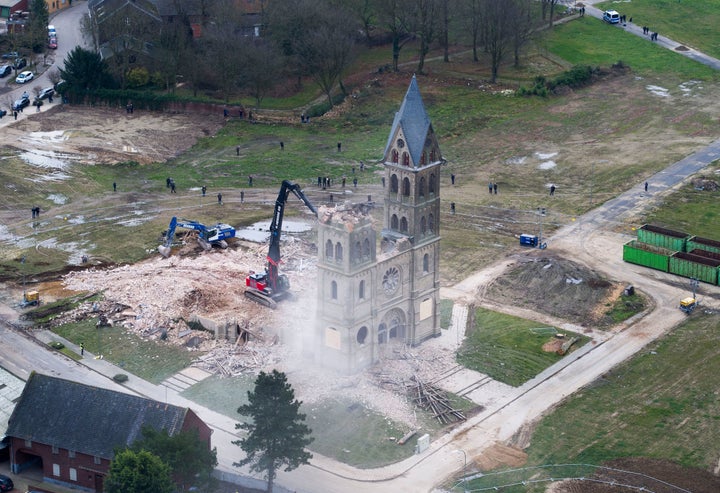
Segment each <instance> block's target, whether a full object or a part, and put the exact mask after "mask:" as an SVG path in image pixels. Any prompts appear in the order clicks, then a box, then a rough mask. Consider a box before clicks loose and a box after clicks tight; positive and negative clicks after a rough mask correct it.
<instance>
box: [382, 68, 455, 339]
mask: <svg viewBox="0 0 720 493" xmlns="http://www.w3.org/2000/svg"><path fill="white" fill-rule="evenodd" d="M443 162H444V160H443V158H442V153H441V152H440V147H439V146H438V142H437V138H436V137H435V132H434V130H433V127H432V123H431V122H430V118H429V117H428V114H427V112H426V111H425V105H424V104H423V101H422V97H421V96H420V89H419V88H418V84H417V80H416V78H415V76H413V78H412V81H411V82H410V87H409V88H408V90H407V93H406V94H405V99H404V100H403V103H402V105H401V106H400V110H399V111H398V112H397V114H396V115H395V120H394V122H393V125H392V128H391V130H390V135H389V137H388V141H387V144H386V146H385V155H384V166H385V178H384V182H385V184H386V187H385V216H384V217H385V219H384V225H383V230H382V251H383V252H388V253H391V252H393V251H394V252H397V253H398V254H399V253H400V250H406V249H407V252H408V253H407V256H409V259H408V261H407V265H406V266H405V267H404V269H407V270H408V272H407V293H406V296H407V297H408V299H407V301H408V314H407V315H408V320H407V321H406V327H407V332H406V333H405V335H404V340H405V341H406V342H407V343H409V344H413V345H415V344H419V343H420V342H422V341H423V340H425V339H427V338H429V337H432V336H437V335H440V314H439V301H440V272H439V266H440V167H441V166H442V164H443ZM402 244H407V246H406V247H402V246H401V245H402ZM397 260H398V261H399V260H400V258H398V259H397ZM384 263H387V261H386V262H384ZM390 263H392V262H390ZM394 268H396V269H398V268H397V266H395V267H394ZM381 275H382V276H383V277H392V276H393V275H394V271H393V266H388V267H386V270H385V271H384V272H382V273H381ZM389 287H390V286H386V294H390V293H389V291H390V289H389Z"/></svg>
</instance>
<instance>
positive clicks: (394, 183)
mask: <svg viewBox="0 0 720 493" xmlns="http://www.w3.org/2000/svg"><path fill="white" fill-rule="evenodd" d="M390 191H391V192H393V193H397V192H398V177H397V175H392V176H391V177H390Z"/></svg>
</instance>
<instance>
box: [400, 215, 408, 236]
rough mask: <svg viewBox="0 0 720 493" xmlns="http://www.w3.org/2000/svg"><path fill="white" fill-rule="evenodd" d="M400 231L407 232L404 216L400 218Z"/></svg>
mask: <svg viewBox="0 0 720 493" xmlns="http://www.w3.org/2000/svg"><path fill="white" fill-rule="evenodd" d="M400 232H402V233H407V232H408V220H407V218H406V217H403V218H402V219H400Z"/></svg>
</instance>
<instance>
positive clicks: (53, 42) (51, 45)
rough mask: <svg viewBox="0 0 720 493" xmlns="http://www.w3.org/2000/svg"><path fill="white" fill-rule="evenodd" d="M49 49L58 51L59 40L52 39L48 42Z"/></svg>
mask: <svg viewBox="0 0 720 493" xmlns="http://www.w3.org/2000/svg"><path fill="white" fill-rule="evenodd" d="M48 48H50V49H51V50H57V38H50V39H49V40H48Z"/></svg>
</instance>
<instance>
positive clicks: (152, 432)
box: [132, 426, 217, 491]
mask: <svg viewBox="0 0 720 493" xmlns="http://www.w3.org/2000/svg"><path fill="white" fill-rule="evenodd" d="M142 436H143V437H142V439H141V440H137V441H136V442H134V443H133V444H132V449H133V450H134V451H136V452H139V451H141V450H146V451H148V452H150V453H152V454H155V455H157V456H158V457H159V458H160V459H161V460H162V461H163V462H164V463H165V464H167V465H168V466H170V474H171V475H172V478H173V480H175V482H177V483H178V486H180V488H181V491H184V490H185V489H186V488H188V487H190V486H199V487H201V488H202V489H203V490H210V489H211V487H212V486H213V485H214V483H215V478H213V477H212V472H213V469H214V468H215V466H216V465H217V452H216V450H215V449H212V450H210V449H209V448H208V446H207V444H206V443H205V442H204V441H202V440H200V438H199V437H198V433H197V430H190V431H182V432H180V433H178V434H176V435H173V436H170V435H168V432H167V431H166V430H156V429H155V428H152V427H149V426H146V427H144V428H143V429H142Z"/></svg>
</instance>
